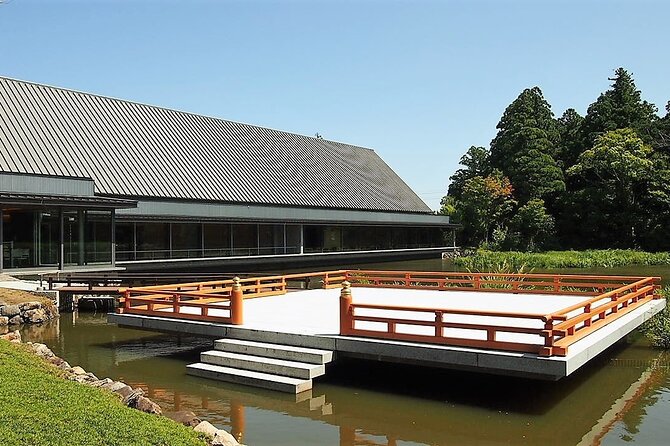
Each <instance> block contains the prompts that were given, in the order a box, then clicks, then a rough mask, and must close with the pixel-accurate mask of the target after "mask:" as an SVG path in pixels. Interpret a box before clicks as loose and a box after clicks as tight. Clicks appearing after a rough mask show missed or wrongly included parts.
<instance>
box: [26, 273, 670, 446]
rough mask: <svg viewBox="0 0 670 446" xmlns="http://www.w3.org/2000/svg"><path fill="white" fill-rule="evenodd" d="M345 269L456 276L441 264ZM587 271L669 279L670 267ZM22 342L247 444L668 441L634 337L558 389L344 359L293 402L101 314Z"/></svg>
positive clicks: (663, 400)
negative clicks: (226, 377) (210, 371)
mask: <svg viewBox="0 0 670 446" xmlns="http://www.w3.org/2000/svg"><path fill="white" fill-rule="evenodd" d="M350 266H351V267H360V268H380V269H381V268H383V269H399V270H400V269H402V270H449V269H452V266H451V264H450V263H449V262H443V261H441V260H429V261H410V262H397V263H385V264H370V265H362V266H361V265H350ZM561 272H567V271H561ZM569 272H582V271H577V270H570V271H569ZM583 272H608V273H610V274H631V275H632V274H635V275H642V274H644V275H646V274H653V275H661V276H663V277H670V269H669V268H668V267H665V268H654V267H650V268H646V269H644V268H623V269H616V270H615V269H608V270H606V271H602V270H588V271H583ZM23 336H24V338H25V339H26V340H33V341H40V342H45V343H46V344H47V345H49V346H50V347H51V348H52V349H53V350H54V352H55V353H56V354H58V355H60V356H62V357H63V358H64V359H66V360H67V361H68V362H70V363H71V364H73V365H75V364H78V365H81V366H82V367H84V368H85V369H86V370H88V371H91V372H93V373H95V374H96V375H98V376H100V377H111V378H113V379H119V380H123V381H125V382H127V383H129V384H130V385H131V386H133V387H135V386H138V387H141V388H143V389H144V390H145V391H146V393H148V395H149V396H150V397H151V398H152V399H154V400H155V401H156V402H158V403H159V404H160V405H161V407H163V410H164V411H176V410H191V411H193V412H195V413H196V414H197V415H198V416H199V417H201V418H202V419H205V420H208V421H210V422H212V423H213V424H215V425H216V426H218V427H222V428H225V429H227V430H229V431H231V430H232V431H233V432H234V434H235V435H237V436H238V437H241V440H242V442H244V443H245V444H248V445H250V446H251V445H273V446H279V445H341V446H353V445H436V444H437V445H452V444H453V445H462V444H487V445H488V444H490V445H497V444H506V445H508V444H515V445H516V444H528V445H539V444H541V445H546V444H557V445H563V444H566V445H574V444H584V445H588V444H605V445H615V444H623V443H626V444H630V443H637V444H668V443H670V430H669V429H668V427H667V426H668V422H670V372H669V370H670V369H669V368H668V364H670V359H669V358H668V355H667V354H666V353H665V352H661V351H658V350H654V349H652V348H650V347H649V346H648V344H647V342H646V340H645V339H643V338H642V337H641V336H640V335H639V334H637V333H634V334H632V335H630V336H629V337H628V338H626V339H625V340H622V341H621V342H619V343H617V344H616V345H615V346H613V347H612V348H610V349H609V350H607V351H606V352H605V353H604V354H602V355H601V356H600V357H598V358H596V359H595V360H593V361H591V362H590V363H589V364H588V365H587V366H585V367H584V368H582V369H580V370H579V371H578V372H576V373H575V374H573V375H571V376H570V377H568V378H565V379H563V380H561V381H558V382H542V381H530V380H524V379H517V378H509V377H500V376H491V375H484V374H476V373H467V372H456V371H448V370H438V369H429V368H415V367H408V366H398V365H388V364H380V363H369V362H361V361H348V362H344V363H338V364H337V365H336V366H334V367H333V368H332V369H330V370H329V372H328V374H327V375H326V376H325V377H323V379H320V380H318V381H316V383H315V386H314V389H313V390H312V392H311V394H310V395H302V396H300V398H298V399H296V397H294V396H288V395H285V394H278V393H275V392H269V391H264V390H258V389H253V388H249V387H242V386H237V385H233V384H227V383H222V382H217V381H210V380H205V379H201V378H196V377H192V376H188V375H186V373H185V370H186V365H187V364H189V363H192V362H196V361H197V360H198V354H199V352H200V351H202V350H204V349H209V348H211V340H210V339H205V338H198V337H192V336H179V335H173V334H169V335H168V334H160V333H152V332H146V331H138V330H131V329H125V328H118V327H116V326H114V325H108V324H107V323H106V318H105V315H104V314H93V313H66V314H63V315H61V317H60V319H58V320H56V321H53V322H51V323H49V324H45V325H43V326H40V327H25V328H24V329H23Z"/></svg>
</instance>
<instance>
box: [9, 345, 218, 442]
mask: <svg viewBox="0 0 670 446" xmlns="http://www.w3.org/2000/svg"><path fill="white" fill-rule="evenodd" d="M60 373H61V372H60V370H59V369H57V368H56V367H53V366H52V365H50V364H47V363H45V362H44V361H42V360H41V359H39V358H37V357H36V356H34V355H33V354H32V353H30V352H28V351H27V350H26V347H24V346H22V345H17V344H10V343H9V342H7V341H4V340H0V444H2V445H6V446H9V445H68V446H72V445H114V446H117V445H199V446H203V445H204V444H205V442H204V440H202V439H200V438H199V437H198V434H196V433H195V432H193V430H191V429H189V428H186V427H184V426H182V425H180V424H177V423H175V422H174V421H172V420H169V419H167V418H165V417H160V416H156V415H149V414H146V413H143V412H140V411H138V410H135V409H130V408H127V407H125V406H124V405H123V404H122V403H121V401H120V400H119V399H118V398H117V397H116V395H114V394H112V393H111V392H106V391H102V390H100V389H95V388H92V387H88V386H85V385H82V384H78V383H75V382H71V381H67V380H64V379H62V378H61V377H60Z"/></svg>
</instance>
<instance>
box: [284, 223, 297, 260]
mask: <svg viewBox="0 0 670 446" xmlns="http://www.w3.org/2000/svg"><path fill="white" fill-rule="evenodd" d="M286 254H300V225H286Z"/></svg>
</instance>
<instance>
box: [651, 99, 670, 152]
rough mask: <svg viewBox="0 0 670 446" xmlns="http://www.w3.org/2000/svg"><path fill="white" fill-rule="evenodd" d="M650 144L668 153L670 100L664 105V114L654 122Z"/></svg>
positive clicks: (669, 146)
mask: <svg viewBox="0 0 670 446" xmlns="http://www.w3.org/2000/svg"><path fill="white" fill-rule="evenodd" d="M651 144H652V147H654V148H655V149H657V150H660V151H663V152H664V153H666V154H670V101H668V103H667V104H666V105H665V116H664V117H663V118H661V119H658V120H657V121H656V122H655V123H654V126H653V130H652V141H651Z"/></svg>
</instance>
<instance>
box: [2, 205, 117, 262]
mask: <svg viewBox="0 0 670 446" xmlns="http://www.w3.org/2000/svg"><path fill="white" fill-rule="evenodd" d="M61 218H62V222H63V226H62V228H61ZM2 223H3V225H2V232H3V233H2V261H3V269H14V268H39V267H43V266H51V267H57V266H58V265H59V263H60V253H61V230H62V236H63V239H62V242H63V259H62V260H63V265H64V266H66V267H67V266H83V265H92V264H111V263H112V211H111V210H109V211H90V210H83V209H64V210H63V209H60V208H53V209H47V210H33V209H3V211H2Z"/></svg>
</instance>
